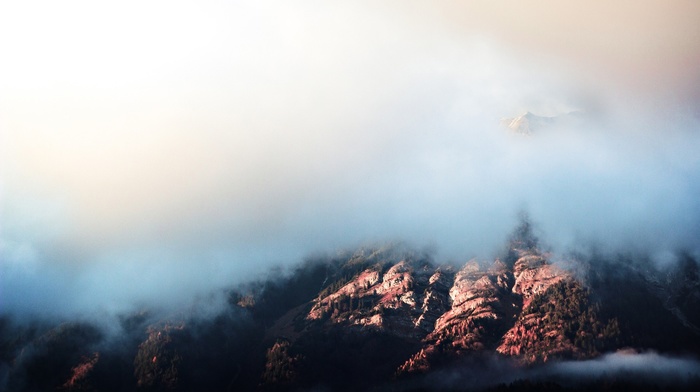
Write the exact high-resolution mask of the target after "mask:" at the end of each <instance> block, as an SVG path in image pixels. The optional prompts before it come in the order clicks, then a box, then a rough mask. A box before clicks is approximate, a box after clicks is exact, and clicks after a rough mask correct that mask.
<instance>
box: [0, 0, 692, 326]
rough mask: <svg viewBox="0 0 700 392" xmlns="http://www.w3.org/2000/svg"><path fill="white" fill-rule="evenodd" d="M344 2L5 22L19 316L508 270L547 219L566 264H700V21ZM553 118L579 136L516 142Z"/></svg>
mask: <svg viewBox="0 0 700 392" xmlns="http://www.w3.org/2000/svg"><path fill="white" fill-rule="evenodd" d="M343 3H344V4H336V2H333V3H328V2H320V1H236V2H227V1H215V0H205V1H196V2H195V1H191V2H189V1H139V2H136V1H128V0H127V1H120V2H91V1H65V2H51V1H23V2H3V3H2V4H0V53H1V56H2V61H0V312H10V313H12V312H14V313H23V314H40V315H41V314H63V313H80V312H84V311H94V310H95V309H102V310H105V311H123V310H126V309H130V308H131V307H133V306H143V305H144V304H153V303H159V304H170V305H175V304H180V303H183V301H187V300H188V299H189V298H192V297H193V296H196V295H205V293H206V292H207V291H208V290H211V289H214V288H219V287H225V286H226V285H229V284H233V283H237V282H242V281H245V280H248V279H253V278H255V277H258V276H261V274H264V273H265V271H266V270H268V269H269V268H270V267H272V266H279V265H282V266H285V265H286V266H289V265H293V264H294V263H298V262H299V261H300V260H302V259H303V258H304V257H306V256H308V255H311V254H314V253H318V252H334V251H335V250H337V249H344V248H351V247H354V246H358V245H362V244H367V243H383V242H387V241H405V242H407V243H409V244H411V245H414V246H416V247H428V248H431V249H434V250H435V252H436V258H437V259H438V260H439V261H448V262H449V261H453V262H462V261H464V260H466V259H469V258H471V257H479V258H488V257H493V255H494V254H495V253H494V252H496V250H497V249H499V247H501V246H502V245H503V242H504V240H505V239H506V238H507V235H508V233H509V232H510V231H511V230H512V228H513V227H514V225H515V224H516V223H517V217H518V215H519V214H520V213H521V212H523V211H524V212H527V213H528V214H529V215H530V217H531V219H532V220H533V221H534V222H535V223H536V225H537V227H538V228H539V230H540V232H541V234H542V236H543V238H544V239H545V241H546V242H547V243H549V244H550V245H551V246H552V247H554V248H555V249H557V250H561V251H563V250H566V249H568V248H570V247H572V246H575V245H576V244H579V243H582V242H596V243H600V244H605V246H609V247H611V248H613V249H617V248H630V247H632V248H640V249H642V250H645V251H649V252H651V253H653V254H656V255H660V256H659V257H658V258H659V259H664V257H663V255H668V254H669V252H672V251H675V250H678V249H685V250H688V251H691V252H700V240H699V239H698V238H700V198H699V197H698V195H700V154H697V150H698V146H700V109H699V108H700V104H699V103H700V25H698V23H697V21H696V15H700V3H698V2H695V1H680V0H671V1H651V0H650V1H641V2H640V1H618V2H615V3H614V4H609V3H610V2H603V1H571V2H566V3H562V2H557V1H545V0H542V1H535V0H528V1H466V2H452V1H433V2H419V1H379V2H377V1H372V2H370V1H356V2H343ZM528 111H529V112H532V113H534V114H536V115H539V116H548V117H549V116H552V117H557V118H568V117H567V114H568V113H572V112H575V113H577V114H576V116H577V119H578V120H577V121H573V122H571V121H558V122H557V121H555V123H554V125H553V126H550V127H547V128H546V129H541V130H536V132H533V134H532V135H530V136H526V137H525V136H522V135H517V134H514V133H512V132H510V131H508V130H507V129H505V128H504V127H503V126H502V125H501V120H502V119H503V118H510V117H515V116H518V115H520V114H523V113H525V112H528ZM569 116H570V115H569ZM666 258H667V257H666Z"/></svg>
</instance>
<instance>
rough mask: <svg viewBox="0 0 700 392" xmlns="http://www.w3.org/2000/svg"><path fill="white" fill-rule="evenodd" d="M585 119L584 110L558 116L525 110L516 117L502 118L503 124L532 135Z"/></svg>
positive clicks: (516, 131) (513, 130) (514, 130)
mask: <svg viewBox="0 0 700 392" xmlns="http://www.w3.org/2000/svg"><path fill="white" fill-rule="evenodd" d="M583 119H584V116H583V113H582V112H577V111H575V112H569V113H564V114H559V115H556V116H539V115H536V114H534V113H531V112H525V113H523V114H520V115H518V116H516V117H509V118H503V119H501V126H503V127H505V128H508V129H509V130H510V131H512V132H514V133H516V134H520V135H532V134H533V133H537V132H539V131H542V130H547V129H549V128H552V127H557V126H567V125H573V124H578V123H580V122H581V121H582V120H583Z"/></svg>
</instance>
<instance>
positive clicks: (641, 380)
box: [409, 351, 700, 391]
mask: <svg viewBox="0 0 700 392" xmlns="http://www.w3.org/2000/svg"><path fill="white" fill-rule="evenodd" d="M463 365H467V366H459V367H455V368H453V369H447V370H442V371H438V372H436V373H434V374H431V375H429V376H426V377H425V379H424V380H420V381H416V382H415V384H412V385H410V386H409V390H410V389H416V388H419V387H423V388H427V389H428V390H475V391H476V390H498V387H499V386H500V387H504V386H511V387H512V388H513V390H517V387H518V386H519V387H521V388H526V387H527V386H530V387H531V388H536V387H539V388H543V387H544V386H547V385H548V384H547V383H548V382H549V383H552V382H554V383H556V384H555V385H557V387H558V388H560V389H561V388H570V389H572V390H587V388H588V389H590V388H593V389H597V388H601V387H603V386H606V388H611V389H612V390H615V389H616V388H615V387H616V386H617V388H622V387H627V388H633V387H635V386H636V387H639V388H641V387H646V388H662V389H663V388H671V389H674V390H675V389H679V390H686V389H687V390H692V386H694V385H695V384H696V383H697V380H698V379H699V378H700V362H699V361H698V360H697V358H693V357H679V356H669V355H663V354H659V353H656V352H653V351H649V352H643V353H632V352H624V351H620V352H615V353H609V354H605V355H603V356H601V357H599V358H595V359H590V360H584V361H581V360H579V361H559V362H554V363H549V364H543V365H540V366H535V367H531V368H523V367H522V366H518V364H517V363H516V362H513V361H510V360H508V359H505V358H498V357H485V358H481V359H480V360H477V361H468V362H465V364H463ZM528 383H529V384H528ZM537 383H542V384H537ZM550 386H551V384H550ZM502 389H505V388H502ZM506 390H507V389H506Z"/></svg>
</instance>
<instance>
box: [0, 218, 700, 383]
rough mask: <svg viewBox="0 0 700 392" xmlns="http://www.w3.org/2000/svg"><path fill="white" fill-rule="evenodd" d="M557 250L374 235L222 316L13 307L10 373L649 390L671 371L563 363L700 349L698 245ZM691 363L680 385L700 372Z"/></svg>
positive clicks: (62, 379) (72, 379)
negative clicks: (609, 251) (640, 374)
mask: <svg viewBox="0 0 700 392" xmlns="http://www.w3.org/2000/svg"><path fill="white" fill-rule="evenodd" d="M553 259H554V256H553V255H552V254H550V253H548V252H547V251H545V250H543V247H542V246H540V244H539V241H538V239H537V238H535V236H534V235H533V233H532V228H531V225H530V223H529V222H528V221H527V220H524V221H523V222H522V223H521V225H520V226H519V227H518V228H517V229H516V230H515V231H514V233H513V235H512V237H511V238H510V239H509V241H508V242H507V247H506V248H505V249H504V251H503V252H502V254H501V256H500V257H498V258H496V259H495V260H486V261H482V260H469V261H467V262H465V263H463V264H461V265H441V264H437V263H435V262H434V261H433V260H432V259H431V257H430V256H429V255H426V254H423V253H420V252H416V251H412V250H410V249H407V248H404V247H400V246H387V247H384V248H377V249H360V250H358V251H356V252H351V253H343V254H339V255H337V256H335V257H330V258H318V259H314V260H308V261H306V262H305V263H303V264H301V265H299V266H297V268H296V269H295V270H293V271H291V272H289V273H288V274H280V275H279V276H277V277H273V278H269V279H266V280H262V281H258V282H251V283H248V284H245V285H242V286H238V287H235V288H232V289H231V290H230V291H228V292H227V293H226V296H227V298H228V302H227V306H226V307H225V308H223V309H221V310H220V312H218V313H217V314H216V315H215V316H213V317H194V316H188V315H186V314H182V315H176V316H168V317H163V316H160V315H156V314H150V313H149V312H147V311H144V312H138V313H135V314H131V315H125V316H120V317H119V319H118V325H113V326H111V328H109V331H105V330H104V329H103V328H100V327H98V326H96V325H93V324H91V323H89V322H86V321H66V322H61V323H59V324H55V323H54V324H52V323H51V322H46V321H44V322H38V321H37V322H34V323H26V322H25V323H19V322H16V321H14V320H12V319H11V318H10V317H3V318H1V319H0V337H1V338H2V339H1V340H0V344H1V346H0V354H2V356H1V357H0V360H1V361H2V362H1V364H2V366H1V367H0V381H1V383H0V388H1V389H2V390H7V391H39V390H56V389H58V390H66V391H130V390H143V391H185V390H187V391H193V390H195V391H196V390H201V391H216V390H306V389H322V390H358V389H360V390H367V389H380V390H431V389H450V390H465V389H489V388H494V389H496V390H541V389H547V388H548V389H549V390H589V389H590V390H598V389H601V388H603V387H605V386H607V387H606V388H608V389H610V386H614V387H615V389H617V387H620V388H622V387H630V386H633V387H639V388H642V389H643V388H645V387H648V386H649V385H655V384H653V383H651V384H650V383H649V382H648V380H644V381H643V382H642V381H640V379H636V378H629V377H628V378H625V377H627V376H629V374H627V376H625V375H624V374H623V375H621V376H618V375H615V374H612V375H607V376H605V377H607V378H605V377H603V376H600V377H603V378H600V379H593V380H592V381H590V383H589V384H576V385H571V384H568V385H567V384H566V382H567V381H566V380H564V381H562V380H563V379H561V378H557V374H559V373H556V372H555V373H551V371H550V370H548V369H554V368H556V367H552V366H556V365H557V364H572V363H573V364H575V363H591V362H590V361H596V360H601V358H602V359H605V358H608V356H606V353H616V352H617V353H622V354H613V355H620V356H621V358H633V357H634V356H635V355H637V354H635V353H642V354H640V355H644V354H643V353H646V352H649V350H655V352H658V353H660V354H659V355H683V356H684V358H687V357H688V356H697V355H698V354H700V333H699V332H698V322H699V321H700V320H699V318H700V274H699V273H698V262H697V260H695V259H694V258H693V257H692V256H690V255H687V254H683V255H681V257H680V258H679V262H678V263H677V264H674V265H672V266H670V267H666V268H665V269H664V270H663V273H658V267H656V266H655V265H654V264H653V263H652V262H651V261H650V260H649V259H648V258H645V257H643V256H630V255H613V256H611V255H601V254H596V253H595V252H593V253H592V254H589V255H570V256H569V260H568V261H567V262H566V263H562V262H556V263H555V262H553V261H552V260H553ZM607 355H610V354H607ZM625 356H626V357H625ZM615 358H617V357H615ZM693 363H694V362H693ZM470 369H477V371H476V373H475V372H474V371H473V370H470ZM693 369H694V370H693ZM691 370H692V371H690V373H689V374H690V375H691V376H689V377H690V378H688V379H687V380H685V381H683V383H681V384H673V385H672V387H673V388H677V389H679V390H685V389H687V390H693V387H697V386H698V385H700V379H698V378H697V377H698V375H700V368H698V369H695V368H692V369H691ZM693 371H695V372H696V373H693ZM470 372H471V373H470ZM528 372H529V373H528ZM627 372H628V373H629V370H628V371H627ZM508 374H511V375H512V374H516V375H518V374H519V375H521V376H518V378H517V379H512V378H511V379H508V378H507V377H506V378H504V377H505V375H508ZM543 375H548V376H543ZM619 377H622V378H619ZM635 377H636V376H635ZM693 377H695V378H693ZM499 380H505V381H502V382H501V383H500V384H499ZM477 381H478V382H477ZM569 382H570V381H569ZM640 383H641V384H640ZM664 385H665V384H661V386H664ZM657 386H658V385H657ZM666 386H668V385H666ZM528 388H529V389H528ZM567 388H568V389H567Z"/></svg>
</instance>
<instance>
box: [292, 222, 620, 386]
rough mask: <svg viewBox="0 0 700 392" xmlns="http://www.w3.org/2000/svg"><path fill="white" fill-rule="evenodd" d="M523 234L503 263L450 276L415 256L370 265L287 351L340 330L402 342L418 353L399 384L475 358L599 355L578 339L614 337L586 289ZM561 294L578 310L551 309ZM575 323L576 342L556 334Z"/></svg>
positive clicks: (316, 310) (316, 309) (323, 306)
mask: <svg viewBox="0 0 700 392" xmlns="http://www.w3.org/2000/svg"><path fill="white" fill-rule="evenodd" d="M520 230H521V232H520V233H517V235H516V236H515V237H514V238H513V240H512V241H511V243H510V248H509V251H508V257H507V258H508V259H509V260H506V261H502V260H500V259H496V260H494V261H492V262H478V261H476V260H470V261H468V262H466V263H465V264H464V265H462V266H461V267H459V268H456V267H454V266H440V267H437V266H435V265H434V264H432V263H430V262H427V261H425V260H419V259H413V258H411V257H407V258H403V259H401V260H399V261H397V262H392V261H389V260H376V261H374V262H373V263H370V264H368V265H367V266H366V268H364V269H359V270H358V271H357V272H356V273H355V274H354V275H353V276H352V277H350V278H349V279H348V280H347V281H346V282H345V283H344V284H343V285H341V286H339V287H337V288H336V289H335V290H330V291H329V290H326V291H324V292H323V293H321V295H319V296H318V297H317V298H316V299H314V300H312V301H311V302H310V303H309V305H308V309H309V310H308V312H306V313H305V315H304V323H303V324H302V325H299V324H298V318H297V329H296V333H293V334H290V335H289V336H283V337H284V338H290V337H291V338H292V340H291V344H292V349H293V347H294V341H295V340H297V339H301V340H303V336H304V335H305V334H311V335H313V334H317V333H319V331H324V330H328V329H333V328H335V329H337V328H339V327H342V328H346V329H353V330H354V331H355V333H358V334H373V333H381V334H386V335H392V336H394V337H395V338H399V339H404V340H405V341H406V342H407V343H408V345H412V346H415V347H416V350H415V351H414V352H413V354H410V355H409V356H408V357H407V358H405V359H404V360H403V361H402V362H401V363H400V364H399V365H398V366H397V367H396V369H395V370H394V376H397V377H403V376H406V375H410V374H416V373H423V372H427V371H429V370H432V369H434V368H436V367H439V366H441V365H444V364H446V363H449V362H451V361H454V360H456V359H458V358H460V357H464V356H467V355H469V354H473V353H493V354H498V355H504V356H509V357H514V358H516V359H517V360H519V361H521V362H523V363H536V362H543V361H547V360H550V359H552V358H573V357H576V358H586V357H592V356H594V355H596V354H597V353H598V351H596V350H595V347H592V346H591V347H588V346H587V347H585V348H584V347H579V346H582V345H583V341H584V340H585V339H584V337H585V336H595V337H597V338H602V334H603V332H605V333H608V334H609V335H611V336H612V335H614V334H615V333H617V331H616V330H615V329H614V327H610V328H609V329H608V330H605V331H602V330H601V329H602V328H604V326H606V325H607V324H606V323H607V321H599V320H598V316H597V314H595V313H594V312H593V310H592V309H591V307H590V304H589V301H588V292H587V291H585V290H584V289H583V288H582V287H583V285H582V283H580V282H578V281H577V280H576V279H575V278H574V276H573V275H572V274H571V273H569V272H567V271H565V270H563V269H562V268H559V267H557V266H556V265H554V264H552V263H551V262H550V261H549V259H548V255H547V254H546V253H543V252H541V251H540V250H539V249H538V248H537V242H536V240H535V239H534V237H532V233H531V232H530V231H529V228H528V227H525V228H521V229H520ZM561 287H564V289H563V290H564V291H563V292H562V291H561V290H562V289H561ZM574 288H575V289H576V290H574ZM557 290H559V291H557ZM567 290H568V291H567ZM557 293H559V295H563V296H566V295H569V294H570V295H572V296H575V297H576V304H577V305H576V306H572V307H563V308H560V307H556V306H555V307H547V306H546V305H548V304H549V303H550V302H551V301H554V299H553V298H554V297H553V296H554V295H557ZM569 299H570V298H569ZM556 300H564V298H557V299H556ZM578 318H581V319H584V318H585V319H586V320H587V321H586V322H587V323H586V322H584V323H581V324H580V326H579V327H578V328H577V330H576V331H574V335H571V334H570V335H566V333H564V332H562V331H563V329H564V328H565V327H566V325H568V324H567V323H570V322H571V320H574V319H578ZM554 320H556V321H554ZM280 330H286V331H290V330H291V328H282V329H280Z"/></svg>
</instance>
